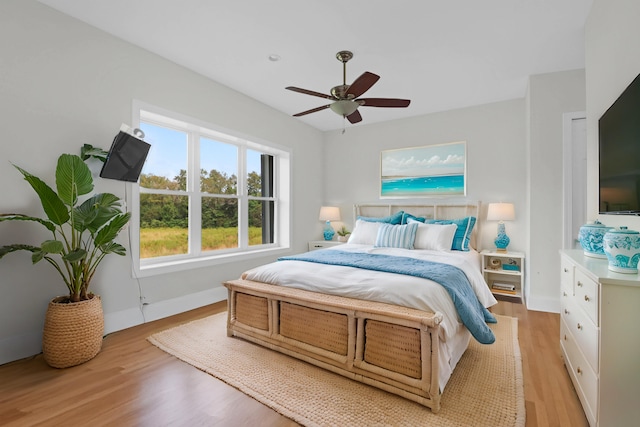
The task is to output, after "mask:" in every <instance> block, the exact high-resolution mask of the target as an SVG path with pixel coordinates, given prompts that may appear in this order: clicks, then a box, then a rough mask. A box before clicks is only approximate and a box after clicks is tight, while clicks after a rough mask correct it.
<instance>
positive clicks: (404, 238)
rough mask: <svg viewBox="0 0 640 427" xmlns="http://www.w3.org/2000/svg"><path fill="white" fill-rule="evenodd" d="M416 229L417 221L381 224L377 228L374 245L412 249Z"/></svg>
mask: <svg viewBox="0 0 640 427" xmlns="http://www.w3.org/2000/svg"><path fill="white" fill-rule="evenodd" d="M417 231H418V223H417V222H412V223H411V224H404V225H393V224H382V225H381V226H380V228H379V229H378V236H377V237H376V243H375V245H374V246H375V247H378V248H403V249H413V242H415V240H416V232H417Z"/></svg>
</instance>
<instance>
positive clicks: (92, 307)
mask: <svg viewBox="0 0 640 427" xmlns="http://www.w3.org/2000/svg"><path fill="white" fill-rule="evenodd" d="M66 298H67V297H57V298H54V299H53V300H51V302H49V307H48V308H47V314H46V316H45V320H44V332H43V335H42V354H43V356H44V360H45V362H47V364H48V365H49V366H51V367H53V368H69V367H71V366H75V365H79V364H81V363H84V362H87V361H89V360H91V359H93V358H94V357H95V356H96V355H97V354H98V353H99V352H100V349H101V348H102V335H103V333H104V315H103V312H102V301H101V300H100V297H99V296H97V295H94V296H93V298H91V299H88V300H86V301H80V302H71V303H64V302H62V301H64V300H66Z"/></svg>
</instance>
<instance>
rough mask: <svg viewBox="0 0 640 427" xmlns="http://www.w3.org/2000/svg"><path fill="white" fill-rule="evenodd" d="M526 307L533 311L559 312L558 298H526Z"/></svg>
mask: <svg viewBox="0 0 640 427" xmlns="http://www.w3.org/2000/svg"><path fill="white" fill-rule="evenodd" d="M527 309H528V310H533V311H545V312H547V313H560V298H536V297H531V296H529V298H527Z"/></svg>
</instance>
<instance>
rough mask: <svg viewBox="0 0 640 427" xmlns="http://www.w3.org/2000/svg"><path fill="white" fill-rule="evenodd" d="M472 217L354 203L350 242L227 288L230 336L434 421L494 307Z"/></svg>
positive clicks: (270, 267)
mask: <svg viewBox="0 0 640 427" xmlns="http://www.w3.org/2000/svg"><path fill="white" fill-rule="evenodd" d="M479 210H480V204H479V203H468V204H431V205H411V204H407V205H393V204H385V205H382V204H366V205H356V206H354V219H355V228H354V230H353V233H352V234H351V236H350V238H349V241H348V242H347V243H346V244H344V245H339V246H335V247H331V248H327V249H322V250H319V251H313V252H308V253H305V254H298V255H293V256H290V257H283V258H281V259H279V260H278V261H276V262H273V263H269V264H266V265H262V266H259V267H256V268H253V269H251V270H248V271H246V272H245V273H243V274H242V276H241V277H240V278H239V279H237V280H231V281H228V282H225V284H224V285H225V286H226V287H227V289H228V293H229V295H228V306H229V309H228V319H227V334H228V335H229V336H235V337H240V338H243V339H246V340H249V341H252V342H254V343H257V344H260V345H264V346H266V347H268V348H271V349H273V350H276V351H280V352H282V353H285V354H288V355H290V356H294V357H297V358H299V359H302V360H305V361H307V362H309V363H312V364H314V365H317V366H320V367H322V368H325V369H328V370H331V371H333V372H336V373H338V374H341V375H344V376H347V377H349V378H352V379H354V380H356V381H360V382H363V383H366V384H369V385H372V386H375V387H378V388H381V389H383V390H386V391H389V392H391V393H394V394H397V395H400V396H403V397H405V398H407V399H410V400H413V401H415V402H418V403H420V404H422V405H425V406H427V407H429V408H431V410H432V411H433V412H438V411H439V410H440V399H441V395H442V391H443V390H444V387H445V386H446V383H447V381H448V380H449V378H450V377H451V374H452V372H453V370H454V368H455V366H456V364H457V363H458V361H459V360H460V358H461V357H462V354H463V353H464V351H465V350H466V348H467V346H468V344H469V341H470V340H471V339H477V340H478V341H480V342H482V343H485V344H490V343H491V342H492V339H494V337H493V334H492V332H491V329H490V328H489V327H488V326H487V322H491V321H495V319H494V318H493V316H492V315H491V314H490V313H489V312H488V310H487V308H488V307H490V306H492V305H493V304H495V303H496V302H497V301H496V300H495V298H494V297H493V295H492V294H491V292H490V291H489V289H488V287H487V285H486V283H485V282H484V279H483V277H482V274H481V267H480V257H479V254H478V252H477V251H476V249H475V247H476V243H475V242H476V240H477V239H476V237H477V235H478V233H479V228H480V224H479V223H478V221H476V219H477V218H478V217H479ZM422 221H424V223H423V222H422ZM427 266H428V267H429V268H426V267H427ZM437 282H438V283H437Z"/></svg>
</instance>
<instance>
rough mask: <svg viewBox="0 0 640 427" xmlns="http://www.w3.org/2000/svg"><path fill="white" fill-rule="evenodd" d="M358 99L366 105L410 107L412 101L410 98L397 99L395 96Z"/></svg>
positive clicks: (361, 103)
mask: <svg viewBox="0 0 640 427" xmlns="http://www.w3.org/2000/svg"><path fill="white" fill-rule="evenodd" d="M356 101H357V102H358V103H359V104H360V105H362V106H364V107H396V108H403V107H408V106H409V103H411V100H410V99H395V98H362V99H358V100H356Z"/></svg>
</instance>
